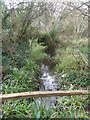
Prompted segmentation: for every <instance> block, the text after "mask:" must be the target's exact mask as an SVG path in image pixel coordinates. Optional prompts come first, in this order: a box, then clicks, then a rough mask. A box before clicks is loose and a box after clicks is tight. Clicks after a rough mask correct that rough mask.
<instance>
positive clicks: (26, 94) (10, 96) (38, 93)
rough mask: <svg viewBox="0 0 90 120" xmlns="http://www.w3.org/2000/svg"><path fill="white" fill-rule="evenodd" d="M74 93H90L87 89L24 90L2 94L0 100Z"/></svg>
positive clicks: (70, 94) (71, 94)
mask: <svg viewBox="0 0 90 120" xmlns="http://www.w3.org/2000/svg"><path fill="white" fill-rule="evenodd" d="M73 95H90V92H89V91H87V90H70V91H65V90H63V91H34V92H22V93H11V94H2V95H0V100H2V101H7V100H14V99H24V98H39V97H52V96H73Z"/></svg>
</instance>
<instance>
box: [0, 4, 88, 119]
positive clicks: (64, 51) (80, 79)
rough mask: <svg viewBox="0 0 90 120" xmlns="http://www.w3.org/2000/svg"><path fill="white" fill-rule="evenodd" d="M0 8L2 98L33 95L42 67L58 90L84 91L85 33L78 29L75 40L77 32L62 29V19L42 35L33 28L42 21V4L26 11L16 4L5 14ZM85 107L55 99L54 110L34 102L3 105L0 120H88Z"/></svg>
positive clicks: (82, 100)
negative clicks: (1, 119)
mask: <svg viewBox="0 0 90 120" xmlns="http://www.w3.org/2000/svg"><path fill="white" fill-rule="evenodd" d="M0 4H1V10H2V73H3V77H2V93H3V94H7V93H14V92H25V91H35V90H39V85H40V79H39V77H40V67H41V65H42V64H43V63H45V64H47V65H49V66H51V68H52V71H53V72H54V73H55V74H56V75H57V82H58V85H59V89H64V90H75V89H87V88H88V87H89V68H88V67H89V66H88V56H87V54H88V42H87V33H85V32H84V31H85V30H87V28H86V27H85V29H84V30H83V29H82V23H81V24H80V25H79V27H80V28H79V29H80V31H79V33H78V34H77V29H76V27H77V26H73V24H71V23H69V24H65V23H64V22H65V21H64V19H65V20H66V23H67V20H68V18H63V19H60V21H56V22H57V24H56V22H55V25H56V27H54V26H51V27H50V29H49V30H48V31H45V30H44V32H42V31H43V30H41V29H40V28H39V27H40V26H39V27H38V26H37V24H36V26H35V25H34V24H35V23H38V22H36V21H38V20H37V18H40V17H41V18H43V17H42V15H43V14H44V12H46V6H47V5H46V4H45V3H43V2H42V3H36V4H35V3H34V2H31V3H27V4H26V6H24V5H23V3H22V4H20V5H18V6H17V7H16V8H11V9H10V10H8V8H7V6H6V5H5V4H4V3H3V2H0ZM47 7H48V6H47ZM48 8H49V7H48ZM63 12H65V11H63ZM45 15H46V14H45ZM48 15H49V14H48ZM62 15H63V13H62ZM73 16H74V15H73ZM49 17H50V16H49ZM49 17H48V19H49ZM61 17H62V16H61ZM70 18H71V17H70ZM73 19H74V17H73ZM85 20H86V19H85ZM85 20H84V24H85ZM49 21H50V20H49ZM63 21H64V22H63ZM72 21H73V20H72ZM46 22H47V24H48V25H49V24H50V22H48V21H46ZM82 22H83V21H82ZM58 23H60V24H58ZM70 24H71V26H70ZM74 27H75V29H74ZM45 29H46V28H45ZM72 29H74V30H73V31H72ZM75 30H76V31H75ZM83 33H84V36H83ZM76 35H77V36H76ZM78 35H80V38H79V36H78ZM70 36H71V38H70ZM88 101H89V100H88V96H85V97H83V96H74V97H58V99H57V103H56V106H54V107H51V108H47V107H46V103H44V104H42V103H36V101H35V100H34V99H30V100H29V103H28V100H27V99H26V100H15V101H8V102H4V103H3V117H7V118H8V117H9V118H10V117H11V118H47V119H49V118H68V117H70V118H88V119H89V117H88V114H89V111H88Z"/></svg>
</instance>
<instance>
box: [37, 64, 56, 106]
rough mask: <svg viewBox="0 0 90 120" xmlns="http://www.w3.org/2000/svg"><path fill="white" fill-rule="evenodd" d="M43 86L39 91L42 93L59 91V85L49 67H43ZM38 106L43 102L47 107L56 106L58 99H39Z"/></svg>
mask: <svg viewBox="0 0 90 120" xmlns="http://www.w3.org/2000/svg"><path fill="white" fill-rule="evenodd" d="M40 80H41V85H40V88H39V90H40V91H54V90H57V83H56V81H55V75H54V74H52V73H51V72H50V71H49V67H48V66H47V65H44V64H43V65H42V66H41V77H40ZM35 101H36V102H37V104H40V103H41V102H42V103H43V104H45V103H46V106H47V107H50V106H55V102H56V97H45V98H38V99H36V100H35Z"/></svg>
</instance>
